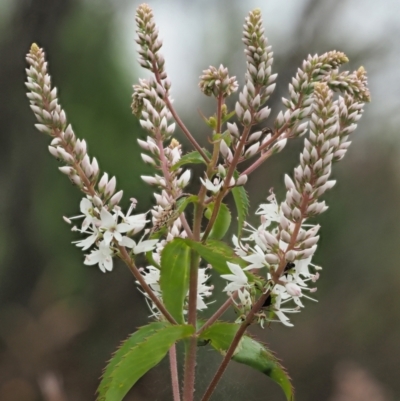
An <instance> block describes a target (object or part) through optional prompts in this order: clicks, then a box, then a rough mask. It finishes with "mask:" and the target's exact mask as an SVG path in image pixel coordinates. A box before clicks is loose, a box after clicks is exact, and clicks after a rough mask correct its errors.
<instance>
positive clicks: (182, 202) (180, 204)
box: [176, 195, 199, 215]
mask: <svg viewBox="0 0 400 401" xmlns="http://www.w3.org/2000/svg"><path fill="white" fill-rule="evenodd" d="M198 199H199V197H198V196H197V195H191V196H187V197H184V198H180V199H178V200H177V201H176V212H177V214H178V215H180V214H181V213H182V212H183V211H184V210H185V209H186V208H187V206H188V205H189V204H190V203H196V202H197V201H198Z"/></svg>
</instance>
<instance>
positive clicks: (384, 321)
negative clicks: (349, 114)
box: [0, 0, 400, 401]
mask: <svg viewBox="0 0 400 401" xmlns="http://www.w3.org/2000/svg"><path fill="white" fill-rule="evenodd" d="M266 3H268V4H266ZM138 4H139V2H137V1H126V0H120V1H118V0H96V1H94V0H30V1H29V0H0V135H1V138H0V140H1V142H0V400H1V401H39V400H43V401H87V400H93V399H94V398H95V397H94V393H95V389H96V387H97V385H98V378H99V376H100V375H101V372H102V368H103V367H104V365H105V361H106V360H108V359H109V357H110V355H111V353H112V352H113V350H114V349H115V348H116V347H117V345H118V344H119V342H120V341H121V340H122V339H124V338H126V337H127V335H128V334H129V333H131V332H133V331H134V330H135V328H136V327H138V326H141V325H143V324H145V323H146V320H147V315H148V314H149V313H148V311H147V307H146V305H145V302H144V301H143V299H142V297H141V295H140V293H139V292H138V291H137V290H136V289H135V283H134V280H133V278H132V276H131V274H130V273H129V271H128V270H127V269H126V268H125V267H124V266H122V265H120V264H117V266H116V267H115V269H114V271H113V272H112V273H111V274H103V273H101V272H100V270H99V269H97V268H95V267H93V266H84V265H83V263H82V261H83V258H82V253H81V251H80V250H78V249H77V248H76V247H74V246H73V245H72V244H71V241H73V240H75V239H77V236H76V233H72V232H71V231H70V230H69V227H68V226H67V225H66V224H65V223H64V222H63V220H62V218H61V217H62V216H63V215H66V216H71V215H72V216H73V215H76V214H77V213H78V211H79V208H78V206H79V200H80V197H81V196H80V194H79V192H78V191H77V190H76V189H75V188H73V187H72V186H71V185H70V183H69V182H68V180H67V179H65V177H64V176H62V175H61V174H60V173H59V172H58V170H57V166H58V164H57V162H56V161H55V160H54V159H53V158H52V157H51V156H50V155H49V154H48V152H47V149H46V147H47V145H48V138H46V137H45V136H44V135H42V134H40V133H39V132H37V131H35V129H34V128H33V124H34V117H33V115H32V113H31V111H30V109H29V106H28V100H27V99H26V97H25V88H24V85H23V82H24V80H25V76H24V68H25V60H24V56H25V53H26V52H27V51H28V49H29V46H30V44H31V43H32V42H33V41H35V42H37V43H38V44H39V45H40V46H41V47H44V48H45V51H46V53H47V57H48V61H49V65H50V72H51V75H52V78H53V83H54V85H56V86H57V87H58V89H59V93H60V101H61V104H62V105H63V107H64V108H65V110H66V112H67V115H68V118H69V120H70V122H71V123H72V124H73V126H74V129H75V132H76V133H77V135H78V136H79V137H83V138H85V139H86V140H87V141H88V143H89V152H90V154H91V155H92V156H96V157H97V158H98V160H99V161H100V167H101V168H102V169H103V171H107V172H108V173H111V174H115V175H116V176H117V180H118V185H119V188H122V189H124V193H125V195H124V201H125V205H126V204H127V202H128V199H129V198H130V197H132V196H134V197H136V198H137V199H138V201H139V205H138V209H139V210H140V211H145V210H148V208H149V207H151V205H152V202H153V200H152V194H151V190H150V189H149V188H145V187H144V186H143V185H142V184H141V182H140V179H139V176H140V175H141V174H143V173H145V172H146V171H147V172H149V170H148V168H147V167H145V166H144V165H143V163H142V162H141V159H140V156H139V153H140V152H139V150H138V148H137V144H136V139H137V138H140V137H144V135H145V134H144V132H143V131H142V130H141V129H140V127H139V125H138V123H137V121H136V120H135V118H134V117H133V116H132V114H131V111H130V100H131V85H132V84H134V83H135V82H136V81H137V79H138V77H140V76H146V75H147V74H146V73H145V72H143V71H141V70H140V69H139V67H138V64H137V62H136V56H135V49H136V46H135V43H134V10H135V8H136V7H137V6H138ZM150 5H151V6H152V7H153V9H154V12H155V17H156V21H157V22H158V24H159V26H160V32H161V36H162V37H163V38H164V40H165V41H164V43H165V47H164V55H165V57H166V65H167V70H169V71H170V77H171V79H172V84H173V92H172V95H173V97H174V98H175V105H176V108H177V109H178V111H180V113H181V115H182V117H183V119H184V120H185V122H187V125H188V126H189V128H190V129H191V130H192V131H193V133H194V134H195V135H196V137H197V138H198V140H199V141H200V142H201V143H203V144H206V143H207V135H208V132H207V129H206V127H205V126H204V124H203V123H202V121H201V118H200V117H199V114H198V112H197V109H198V108H201V109H202V110H203V112H204V113H205V114H207V113H212V112H213V110H214V109H213V108H214V106H215V105H214V103H213V102H212V100H211V99H208V98H205V97H204V96H203V97H202V96H201V94H200V92H199V90H198V88H197V79H198V76H199V75H200V73H201V71H202V70H203V69H205V68H207V67H208V66H209V65H210V64H212V65H217V66H218V65H219V64H220V63H224V64H225V65H227V66H228V67H229V69H230V72H231V74H233V75H235V74H236V75H237V76H238V79H239V83H240V84H243V73H244V70H245V62H244V57H243V47H242V44H241V30H242V24H243V20H244V17H245V15H246V14H247V12H248V11H249V10H250V9H252V8H255V7H260V8H261V9H262V11H263V15H264V24H265V27H266V34H267V36H268V37H269V39H270V43H271V45H272V46H273V49H274V52H275V67H274V72H278V73H279V77H278V87H277V90H276V91H275V94H274V96H273V98H272V99H271V102H270V106H271V107H272V110H273V113H272V114H273V115H276V114H277V113H278V111H279V108H280V98H281V96H285V94H286V93H287V83H288V81H289V79H290V77H291V76H292V75H294V73H295V71H296V69H297V67H298V66H299V65H300V63H301V61H302V60H303V59H304V58H305V57H306V56H307V54H309V53H311V54H313V53H317V52H318V53H323V52H325V51H328V50H332V49H337V50H341V51H344V52H345V53H346V54H347V55H348V56H349V58H350V61H351V62H350V65H348V66H346V67H347V68H348V69H356V68H357V67H358V66H359V65H364V67H365V68H366V70H367V71H368V73H369V81H370V87H371V94H372V103H371V104H369V105H367V106H366V107H365V115H364V117H363V119H362V120H361V123H360V124H359V128H358V130H357V131H356V133H355V134H354V136H353V145H352V147H351V148H350V151H349V152H348V154H347V155H346V158H345V160H344V161H343V162H341V163H339V164H338V165H336V166H335V169H334V177H335V179H337V180H338V184H337V185H336V187H335V188H334V189H333V190H332V191H331V192H330V193H329V194H328V195H327V196H326V201H327V203H328V204H329V206H330V208H329V210H328V211H327V212H326V213H325V214H324V215H322V216H321V218H320V220H319V222H320V224H321V225H322V239H321V242H320V246H319V249H318V251H317V254H316V257H315V262H316V263H317V264H320V265H322V266H323V267H324V270H323V271H322V277H321V279H320V281H319V283H318V284H319V285H318V288H319V289H318V292H317V294H316V295H317V298H318V300H319V303H318V304H315V303H312V302H307V307H306V308H305V310H304V311H302V313H301V314H299V315H296V316H295V317H294V319H293V320H294V323H295V327H294V328H291V329H289V328H286V327H283V326H279V325H272V326H271V327H270V328H266V329H265V330H259V329H254V330H253V333H254V334H256V335H257V336H258V337H259V338H261V339H262V340H263V341H264V342H266V343H268V344H269V345H270V347H271V348H272V349H273V350H275V351H276V353H277V355H278V356H279V358H281V359H282V360H283V363H284V365H285V366H286V367H287V369H288V371H289V373H290V375H291V377H292V379H293V382H294V386H295V388H296V399H297V400H298V401H305V400H318V401H320V400H321V401H322V400H327V401H393V400H399V399H400V381H399V380H398V375H399V373H400V368H399V362H398V361H399V358H400V346H399V342H400V291H399V288H400V273H399V267H398V264H399V260H400V246H399V240H400V224H399V223H400V214H399V205H400V182H399V181H400V180H399V178H400V175H399V172H400V163H399V150H400V141H399V139H398V125H399V122H400V119H399V112H398V110H399V95H398V94H399V92H400V76H399V68H398V66H399V61H400V60H399V58H400V56H399V55H400V41H399V38H400V35H399V34H400V5H399V3H398V1H396V0H383V1H381V2H379V3H378V2H373V1H361V0H325V1H318V0H282V1H276V0H275V1H272V0H271V1H269V2H266V1H260V0H258V2H257V1H256V0H251V1H246V2H243V1H240V0H225V1H224V0H214V1H211V0H193V1H190V2H189V1H184V0H170V1H168V2H166V1H161V0H154V1H152V2H150ZM347 68H346V69H347ZM177 137H178V139H181V140H182V141H183V139H182V136H181V134H180V132H178V131H177ZM183 142H184V141H183ZM301 143H302V141H301V140H300V141H292V143H290V144H289V145H288V146H287V148H286V149H285V152H283V153H282V154H280V155H278V156H276V157H275V158H273V159H271V160H269V161H268V163H267V164H266V165H264V167H263V168H262V169H260V170H259V171H257V173H256V174H254V176H252V177H251V179H250V182H249V192H250V196H251V199H252V208H253V210H255V208H256V207H257V204H258V203H260V202H261V201H263V200H265V198H266V196H267V194H268V190H269V188H271V187H274V190H275V192H276V193H277V194H278V196H280V197H281V199H282V196H283V194H284V191H283V186H282V178H283V174H284V172H287V171H292V168H293V167H294V166H295V165H296V164H297V162H298V153H299V150H300V149H301ZM184 146H185V147H186V149H189V146H188V145H187V143H186V142H184ZM250 220H252V221H253V222H255V219H254V218H252V217H251V218H250ZM212 308H214V306H211V308H210V309H212ZM201 351H203V352H202V353H203V354H204V355H203V357H202V358H201V359H200V362H199V366H198V369H199V373H198V377H199V390H198V391H197V396H198V397H200V395H201V394H202V390H201V388H203V387H204V385H205V381H206V380H207V379H209V378H210V377H211V375H212V373H213V371H214V369H215V368H216V364H217V363H218V361H219V360H220V356H219V355H217V354H215V353H213V351H211V350H208V349H202V350H201ZM206 358H207V361H208V360H209V358H210V359H211V363H210V362H207V364H206ZM212 364H215V366H213V365H212ZM210 366H211V367H210ZM126 399H127V400H128V401H129V400H132V401H133V400H134V401H136V400H138V401H140V400H160V401H161V400H170V399H171V389H170V384H169V376H168V374H167V364H166V363H162V364H161V365H160V366H158V367H157V368H156V369H154V370H153V371H151V372H150V373H149V374H148V375H146V376H145V377H144V378H143V379H141V380H140V382H139V383H138V385H137V386H136V387H135V389H134V390H133V391H132V392H131V393H130V394H129V395H128V396H127V398H126ZM213 399H214V400H221V401H224V400H230V401H236V400H238V401H239V400H251V401H261V400H266V401H272V400H273V401H283V400H284V397H283V395H282V394H281V392H280V390H279V388H278V387H277V386H276V385H275V384H274V383H272V382H270V381H269V380H268V379H266V378H264V377H263V376H262V375H261V374H258V373H257V372H253V371H251V370H250V368H246V367H244V366H241V365H237V364H236V365H235V364H234V363H232V365H231V366H230V368H229V369H228V372H227V373H226V374H225V376H224V378H223V380H222V382H221V385H220V387H219V388H218V390H217V392H216V393H215V395H214V397H213Z"/></svg>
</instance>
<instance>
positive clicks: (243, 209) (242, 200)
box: [232, 186, 250, 238]
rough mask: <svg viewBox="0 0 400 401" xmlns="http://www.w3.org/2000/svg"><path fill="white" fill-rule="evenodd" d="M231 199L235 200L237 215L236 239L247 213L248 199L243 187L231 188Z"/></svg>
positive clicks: (240, 232) (239, 234) (240, 233)
mask: <svg viewBox="0 0 400 401" xmlns="http://www.w3.org/2000/svg"><path fill="white" fill-rule="evenodd" d="M232 195H233V199H234V200H235V205H236V210H237V214H238V237H239V238H240V237H241V235H242V230H243V226H244V222H245V221H246V216H247V214H248V212H249V206H250V202H249V197H248V195H247V192H246V190H245V189H244V187H243V186H241V187H233V188H232Z"/></svg>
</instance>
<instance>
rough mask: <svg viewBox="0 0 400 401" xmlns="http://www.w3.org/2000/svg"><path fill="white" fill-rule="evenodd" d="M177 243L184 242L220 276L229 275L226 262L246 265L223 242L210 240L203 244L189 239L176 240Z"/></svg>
mask: <svg viewBox="0 0 400 401" xmlns="http://www.w3.org/2000/svg"><path fill="white" fill-rule="evenodd" d="M177 240H178V241H183V242H185V243H186V244H187V245H188V246H190V247H191V248H192V249H194V250H195V251H196V252H198V253H199V255H200V256H201V257H202V258H203V259H205V260H206V261H207V262H208V263H210V264H211V265H212V267H213V268H214V269H215V270H216V271H217V272H218V273H220V274H231V273H232V272H231V271H230V270H229V267H228V265H227V264H226V262H231V263H236V264H238V265H240V266H242V267H245V266H247V263H246V262H245V261H244V260H243V259H241V258H239V257H238V256H236V255H235V253H234V251H233V249H232V248H231V247H230V246H229V245H227V244H225V243H224V242H221V241H217V240H213V239H210V240H208V241H206V243H205V244H202V243H200V242H196V241H192V240H190V239H181V238H177Z"/></svg>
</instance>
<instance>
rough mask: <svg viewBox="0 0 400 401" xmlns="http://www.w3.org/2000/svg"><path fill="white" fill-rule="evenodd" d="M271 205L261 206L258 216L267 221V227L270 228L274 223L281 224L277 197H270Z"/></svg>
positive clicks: (257, 212) (264, 204)
mask: <svg viewBox="0 0 400 401" xmlns="http://www.w3.org/2000/svg"><path fill="white" fill-rule="evenodd" d="M268 200H269V201H270V203H263V204H261V205H260V206H259V208H258V209H257V211H256V214H261V215H262V216H263V217H264V218H265V219H266V223H265V226H266V227H268V226H269V225H270V223H271V222H272V221H275V222H279V220H280V217H281V213H280V209H279V205H278V202H277V201H276V198H275V195H273V194H272V195H271V196H269V197H268Z"/></svg>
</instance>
